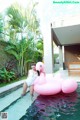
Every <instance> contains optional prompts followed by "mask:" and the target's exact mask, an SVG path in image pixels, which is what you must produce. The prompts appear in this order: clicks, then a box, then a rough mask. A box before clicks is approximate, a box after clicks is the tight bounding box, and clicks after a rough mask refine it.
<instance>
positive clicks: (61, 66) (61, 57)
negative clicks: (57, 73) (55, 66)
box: [59, 46, 63, 68]
mask: <svg viewBox="0 0 80 120" xmlns="http://www.w3.org/2000/svg"><path fill="white" fill-rule="evenodd" d="M59 65H60V68H63V52H62V46H59Z"/></svg>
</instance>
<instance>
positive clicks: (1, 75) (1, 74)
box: [0, 68, 15, 82]
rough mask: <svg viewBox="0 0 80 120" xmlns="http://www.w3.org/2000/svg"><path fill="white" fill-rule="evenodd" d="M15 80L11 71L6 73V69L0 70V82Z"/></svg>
mask: <svg viewBox="0 0 80 120" xmlns="http://www.w3.org/2000/svg"><path fill="white" fill-rule="evenodd" d="M14 79H15V73H14V72H13V71H7V70H6V68H2V69H1V70H0V82H10V81H11V80H14Z"/></svg>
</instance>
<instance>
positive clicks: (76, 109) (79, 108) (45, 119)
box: [0, 85, 80, 120]
mask: <svg viewBox="0 0 80 120" xmlns="http://www.w3.org/2000/svg"><path fill="white" fill-rule="evenodd" d="M21 91H22V88H19V89H18V90H16V91H13V92H11V93H10V94H8V95H6V96H5V97H3V98H0V109H3V108H1V107H4V108H5V109H3V110H2V111H3V112H7V113H8V120H80V85H79V87H78V89H77V91H76V92H74V93H72V94H63V93H59V94H57V95H53V96H38V97H37V98H36V100H35V101H34V102H33V101H32V100H31V97H30V94H29V93H27V94H26V96H24V97H23V98H20V94H21ZM14 98H16V100H15V99H14ZM13 99H14V100H13ZM11 100H13V102H12V101H11ZM6 105H8V107H5V106H6Z"/></svg>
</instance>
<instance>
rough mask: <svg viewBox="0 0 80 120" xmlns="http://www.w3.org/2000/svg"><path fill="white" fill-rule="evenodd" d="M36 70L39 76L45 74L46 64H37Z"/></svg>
mask: <svg viewBox="0 0 80 120" xmlns="http://www.w3.org/2000/svg"><path fill="white" fill-rule="evenodd" d="M36 70H37V72H38V75H40V74H41V73H44V64H43V63H42V62H38V63H37V64H36Z"/></svg>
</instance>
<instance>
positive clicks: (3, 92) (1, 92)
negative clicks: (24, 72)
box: [0, 80, 25, 97]
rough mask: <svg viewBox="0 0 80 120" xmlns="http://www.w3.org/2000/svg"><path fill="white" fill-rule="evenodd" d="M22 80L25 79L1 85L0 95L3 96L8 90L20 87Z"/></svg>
mask: <svg viewBox="0 0 80 120" xmlns="http://www.w3.org/2000/svg"><path fill="white" fill-rule="evenodd" d="M24 81H25V80H21V81H18V82H15V83H12V84H9V85H6V86H4V87H1V88H0V97H2V96H4V95H5V94H7V93H9V92H12V91H14V90H16V89H18V88H20V87H22V85H23V83H24Z"/></svg>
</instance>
